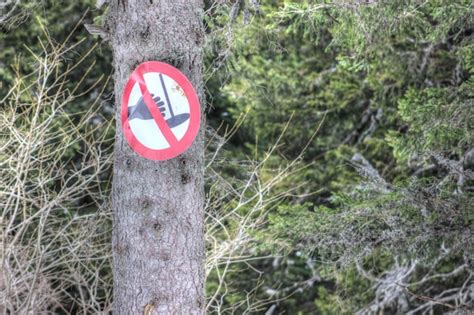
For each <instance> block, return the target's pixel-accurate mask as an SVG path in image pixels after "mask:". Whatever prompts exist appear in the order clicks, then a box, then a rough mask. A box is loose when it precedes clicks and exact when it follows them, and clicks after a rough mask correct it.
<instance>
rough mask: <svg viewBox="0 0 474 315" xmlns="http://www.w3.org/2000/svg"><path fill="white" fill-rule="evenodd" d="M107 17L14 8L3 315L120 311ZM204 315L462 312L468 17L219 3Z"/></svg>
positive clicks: (374, 7) (1, 185) (8, 17)
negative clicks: (113, 235)
mask: <svg viewBox="0 0 474 315" xmlns="http://www.w3.org/2000/svg"><path fill="white" fill-rule="evenodd" d="M102 2H103V1H98V2H97V3H96V2H95V1H52V0H51V1H38V2H35V1H30V2H19V1H10V2H8V1H7V2H5V4H3V3H2V4H0V8H1V9H2V17H1V19H0V23H1V33H0V82H1V86H0V100H1V103H0V104H1V105H0V106H1V107H2V110H1V113H0V146H1V151H0V164H1V168H0V178H1V181H0V205H1V209H2V219H1V220H2V221H1V225H2V233H1V235H0V238H1V241H2V254H1V259H2V271H3V272H2V275H1V277H0V288H1V303H0V304H1V305H2V306H0V309H1V310H2V312H9V313H24V312H27V311H32V312H34V313H41V312H53V313H101V312H103V313H107V312H110V311H111V303H112V300H111V297H112V293H111V290H112V275H111V269H110V268H111V248H110V246H111V245H110V244H111V242H110V229H111V215H110V200H109V193H110V188H111V187H110V183H111V178H110V177H111V167H112V163H111V161H112V157H111V153H112V144H113V137H114V133H115V131H114V123H113V112H114V109H113V103H114V100H113V93H112V91H113V89H112V83H111V81H110V76H111V74H112V58H111V52H110V48H109V45H108V43H107V34H106V32H104V29H102V17H103V15H104V12H105V11H106V10H107V5H106V4H104V5H100V4H101V3H102ZM203 17H204V22H205V27H206V32H207V37H206V38H207V39H206V43H205V47H204V50H205V55H206V69H205V75H206V93H207V95H206V97H207V100H208V103H207V104H206V106H207V107H206V108H207V109H206V113H207V123H208V126H207V127H206V128H207V129H206V135H207V146H206V150H207V153H206V183H207V184H206V196H207V203H206V243H207V259H206V273H207V281H206V294H207V296H208V300H207V306H206V310H207V311H208V312H209V313H216V314H221V313H222V314H230V313H235V314H248V313H251V314H268V315H270V314H353V313H361V314H364V313H368V314H373V313H382V312H383V313H384V314H402V313H403V314H423V313H426V314H432V312H434V313H436V314H437V313H458V314H468V313H469V312H472V311H474V301H473V300H474V282H473V268H472V265H473V256H472V253H473V252H474V251H473V249H474V248H473V244H472V242H473V235H472V225H473V211H472V194H473V187H474V181H473V180H474V173H473V171H474V150H473V147H472V143H473V128H472V127H473V121H474V120H473V105H474V104H473V94H474V91H473V83H474V82H473V79H472V73H473V71H474V69H473V61H474V54H473V52H474V50H473V48H474V42H473V36H474V35H473V29H474V20H473V4H472V2H471V1H461V0H453V1H434V0H433V1H401V0H395V1H375V0H374V1H356V0H355V1H283V0H266V1H256V0H236V1H225V0H222V1H206V3H205V12H204V13H203Z"/></svg>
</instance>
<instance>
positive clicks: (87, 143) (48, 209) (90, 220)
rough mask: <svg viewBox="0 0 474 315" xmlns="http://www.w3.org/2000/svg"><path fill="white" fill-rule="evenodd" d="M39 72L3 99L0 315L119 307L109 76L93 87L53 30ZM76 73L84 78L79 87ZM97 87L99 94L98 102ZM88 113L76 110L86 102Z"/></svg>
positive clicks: (21, 79)
mask: <svg viewBox="0 0 474 315" xmlns="http://www.w3.org/2000/svg"><path fill="white" fill-rule="evenodd" d="M44 39H46V40H43V41H41V46H42V47H43V51H41V52H38V53H35V52H33V51H32V49H29V51H30V53H31V55H32V56H33V57H34V59H35V65H34V67H33V68H34V69H35V70H34V71H32V72H31V73H27V74H24V73H21V71H20V68H21V67H20V63H21V62H22V60H21V59H19V60H18V62H17V64H16V65H14V69H15V71H16V78H15V81H14V83H13V84H12V86H11V87H10V88H9V92H8V94H7V96H6V97H5V98H4V99H3V100H1V101H0V102H1V107H2V112H1V113H0V148H1V150H0V208H1V211H2V217H1V223H0V225H1V234H0V246H1V247H0V248H1V250H0V260H1V270H2V273H1V275H0V305H1V306H0V311H2V312H3V313H10V314H26V313H34V314H43V313H50V312H55V311H59V310H62V311H63V312H65V313H70V312H74V311H77V310H80V312H83V313H99V312H103V311H104V310H107V309H110V305H111V287H110V284H111V276H110V272H108V269H109V265H110V257H111V256H110V248H109V247H110V246H109V244H110V241H109V238H110V231H109V230H110V213H109V210H108V209H109V207H108V186H107V185H108V181H109V175H108V174H109V170H110V167H111V156H110V154H109V152H110V145H111V144H112V139H110V135H111V133H110V128H111V127H112V125H111V122H110V121H106V120H105V119H104V118H103V117H102V115H101V112H100V109H101V108H100V105H101V104H100V102H99V100H100V99H101V94H102V92H103V88H102V89H101V88H100V86H104V87H105V85H106V84H105V83H106V81H107V78H106V77H104V76H102V77H100V78H98V79H97V81H96V82H94V83H92V84H88V85H87V86H86V84H85V83H84V82H85V79H86V77H87V76H88V74H89V72H90V71H91V69H92V67H93V66H94V63H92V64H91V65H89V66H88V67H86V65H85V59H86V57H87V56H88V55H89V54H90V53H91V52H92V50H93V49H94V47H92V48H91V49H90V50H89V51H88V52H86V54H85V55H84V56H82V57H81V58H80V59H79V61H78V62H77V63H76V64H74V65H68V63H67V61H66V58H65V56H66V53H67V52H69V51H71V50H73V49H75V48H76V47H77V46H78V45H80V44H81V42H78V43H75V44H70V45H69V46H68V47H67V45H68V43H67V42H64V43H61V44H54V43H53V42H54V41H52V40H51V39H50V38H49V36H48V33H47V32H46V31H44ZM77 67H84V68H85V69H86V70H85V71H84V74H83V76H82V77H81V78H80V79H79V80H78V81H76V82H75V84H74V86H73V85H72V84H70V82H69V78H70V76H71V73H72V71H73V70H74V69H75V68H77ZM92 90H95V91H97V90H99V93H98V95H97V96H95V97H94V99H91V97H90V95H92V93H91V91H92ZM84 99H86V102H88V103H89V104H88V106H87V109H85V110H82V111H80V112H77V111H76V112H74V111H72V110H70V107H72V106H78V103H79V102H78V101H81V100H82V101H84Z"/></svg>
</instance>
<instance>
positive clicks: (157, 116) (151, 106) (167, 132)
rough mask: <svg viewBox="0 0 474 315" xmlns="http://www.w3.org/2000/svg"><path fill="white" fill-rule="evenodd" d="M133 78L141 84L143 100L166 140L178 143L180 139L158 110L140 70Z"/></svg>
mask: <svg viewBox="0 0 474 315" xmlns="http://www.w3.org/2000/svg"><path fill="white" fill-rule="evenodd" d="M133 79H134V80H135V81H136V82H138V84H139V85H140V91H141V92H142V95H143V100H144V101H145V104H146V106H147V107H148V110H149V111H150V113H151V116H152V117H153V120H154V121H155V122H156V124H157V125H158V128H160V130H161V132H162V133H163V136H164V137H165V139H166V141H168V143H169V145H170V146H171V147H173V146H175V145H177V144H178V142H179V141H178V139H177V138H176V136H175V135H174V133H173V131H171V128H170V127H169V126H168V124H167V123H166V121H165V119H164V118H163V116H162V114H161V112H160V111H159V110H158V107H157V106H156V104H155V101H154V100H153V97H152V96H151V94H150V92H149V91H148V88H147V87H146V83H145V79H144V77H143V74H142V73H141V72H138V71H137V72H134V73H133Z"/></svg>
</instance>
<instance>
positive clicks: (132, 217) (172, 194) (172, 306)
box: [105, 0, 205, 315]
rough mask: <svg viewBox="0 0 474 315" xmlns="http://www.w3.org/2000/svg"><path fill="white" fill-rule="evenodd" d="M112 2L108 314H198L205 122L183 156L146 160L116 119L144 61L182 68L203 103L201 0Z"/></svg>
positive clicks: (202, 255) (201, 278)
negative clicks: (113, 131)
mask: <svg viewBox="0 0 474 315" xmlns="http://www.w3.org/2000/svg"><path fill="white" fill-rule="evenodd" d="M110 2H111V3H110V7H109V11H108V13H107V17H106V23H105V27H106V29H107V31H108V32H109V34H110V40H111V44H112V48H113V56H114V66H115V99H116V115H115V117H116V121H117V133H116V139H115V148H114V159H115V160H114V179H113V193H112V204H113V213H114V228H113V259H114V264H113V268H114V270H113V273H114V310H115V311H114V313H115V314H142V313H143V314H147V315H148V314H202V313H203V312H204V306H205V298H204V289H203V287H204V266H203V264H204V258H205V246H204V228H203V220H204V219H203V217H204V214H203V205H204V179H203V176H204V145H203V129H204V128H202V127H201V131H200V132H199V134H198V136H197V138H196V140H195V142H194V143H193V145H192V146H191V147H190V148H189V149H188V151H186V152H185V153H183V154H182V155H181V156H179V157H177V158H174V159H171V160H168V161H151V160H147V159H145V158H143V157H141V156H139V155H138V154H136V153H134V152H133V151H132V150H131V148H130V147H129V145H128V143H127V142H126V140H125V138H124V134H123V131H122V126H121V122H120V106H121V96H122V92H123V88H124V86H125V84H126V82H127V80H128V77H129V75H130V74H131V73H132V71H133V70H134V69H135V68H136V66H137V65H138V64H140V63H142V62H144V61H151V60H156V61H163V62H167V63H169V64H171V65H173V66H175V67H177V68H178V69H180V70H181V71H182V72H183V73H184V74H185V75H186V76H187V77H188V78H189V80H190V81H191V83H192V84H193V85H194V87H195V89H196V91H197V93H198V96H199V98H200V101H201V104H204V93H203V80H202V54H201V44H202V42H203V36H204V32H203V26H202V17H203V8H202V6H203V4H202V0H134V1H127V0H121V1H117V0H114V1H110ZM201 116H202V117H204V115H201ZM201 123H202V125H204V123H203V122H201Z"/></svg>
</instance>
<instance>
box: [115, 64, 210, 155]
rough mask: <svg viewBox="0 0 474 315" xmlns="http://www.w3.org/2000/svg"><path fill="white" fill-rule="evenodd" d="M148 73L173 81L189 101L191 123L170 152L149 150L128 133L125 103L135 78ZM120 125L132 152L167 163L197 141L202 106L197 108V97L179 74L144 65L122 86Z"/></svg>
mask: <svg viewBox="0 0 474 315" xmlns="http://www.w3.org/2000/svg"><path fill="white" fill-rule="evenodd" d="M149 72H158V73H162V74H164V75H167V76H169V77H170V78H172V79H173V80H175V81H176V83H178V85H179V86H180V87H181V88H182V89H183V91H184V95H185V96H186V98H187V99H188V103H189V119H190V121H189V127H188V130H187V131H186V133H185V134H184V136H183V137H182V138H181V140H179V141H178V144H177V145H175V146H171V145H170V147H169V148H166V149H161V150H155V149H151V148H148V147H146V146H145V145H143V144H142V143H141V142H140V141H138V139H137V138H136V137H135V135H134V134H133V132H132V130H131V129H130V124H129V122H128V100H129V98H130V94H131V92H132V89H133V86H134V85H135V83H136V82H137V80H136V78H137V77H138V76H139V75H142V76H143V75H144V74H145V73H149ZM121 122H122V130H123V132H124V135H125V138H126V139H127V142H128V144H129V145H130V147H131V148H132V149H133V150H134V151H135V152H137V153H138V154H140V155H141V156H143V157H145V158H147V159H150V160H155V161H166V160H169V159H172V158H175V157H177V156H178V155H180V154H182V153H183V152H185V151H186V150H187V149H188V148H189V147H190V146H191V144H192V143H193V141H194V139H195V138H196V136H197V134H198V131H199V127H200V124H201V106H200V104H199V98H198V96H197V94H196V91H195V90H194V87H193V85H192V84H191V82H190V81H189V80H188V78H187V77H186V76H185V75H184V74H183V73H182V72H181V71H179V70H178V69H176V68H175V67H173V66H171V65H169V64H166V63H163V62H159V61H147V62H144V63H142V64H140V65H138V67H137V68H136V69H135V70H134V71H133V72H132V74H131V75H130V78H129V79H128V81H127V84H126V85H125V89H124V92H123V94H122V108H121Z"/></svg>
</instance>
